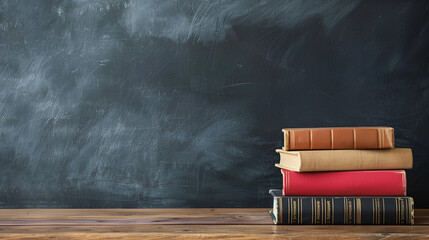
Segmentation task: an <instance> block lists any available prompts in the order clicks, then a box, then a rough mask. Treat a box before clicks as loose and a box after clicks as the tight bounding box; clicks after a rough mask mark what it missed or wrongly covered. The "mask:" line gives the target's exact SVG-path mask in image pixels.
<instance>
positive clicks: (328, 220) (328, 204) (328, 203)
mask: <svg viewBox="0 0 429 240" xmlns="http://www.w3.org/2000/svg"><path fill="white" fill-rule="evenodd" d="M331 209H332V207H331V201H329V200H328V199H326V224H331V223H332V217H331V211H332V210H331Z"/></svg>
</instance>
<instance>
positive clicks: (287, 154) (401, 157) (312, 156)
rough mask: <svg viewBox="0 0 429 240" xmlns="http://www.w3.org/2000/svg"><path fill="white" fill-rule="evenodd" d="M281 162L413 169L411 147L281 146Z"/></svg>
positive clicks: (301, 167)
mask: <svg viewBox="0 0 429 240" xmlns="http://www.w3.org/2000/svg"><path fill="white" fill-rule="evenodd" d="M276 152H278V153H279V154H280V163H278V164H276V167H279V168H283V169H287V170H292V171H297V172H317V171H347V170H377V169H411V168H412V167H413V154H412V151H411V149H410V148H392V149H381V150H313V151H284V150H282V149H277V150H276Z"/></svg>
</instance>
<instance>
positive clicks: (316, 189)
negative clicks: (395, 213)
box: [281, 169, 407, 196]
mask: <svg viewBox="0 0 429 240" xmlns="http://www.w3.org/2000/svg"><path fill="white" fill-rule="evenodd" d="M281 172H282V174H283V195H287V196H405V195H407V183H406V182H407V181H406V176H405V171H404V170H378V171H343V172H304V173H299V172H293V171H289V170H285V169H281Z"/></svg>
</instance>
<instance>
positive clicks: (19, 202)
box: [0, 0, 429, 208]
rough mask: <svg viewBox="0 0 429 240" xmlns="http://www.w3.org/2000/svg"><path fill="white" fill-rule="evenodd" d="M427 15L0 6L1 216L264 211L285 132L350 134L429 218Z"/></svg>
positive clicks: (289, 7) (287, 8)
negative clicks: (376, 133) (403, 173)
mask: <svg viewBox="0 0 429 240" xmlns="http://www.w3.org/2000/svg"><path fill="white" fill-rule="evenodd" d="M428 9H429V2H428V1H418V0H408V1H407V0H401V1H395V0H393V1H381V0H376V1H374V0H373V1H344V0H338V1H326V0H319V1H318V0H310V1H299V0H291V1H251V0H229V1H217V0H213V1H204V0H201V1H190V0H171V1H164V0H160V1H153V0H143V1H114V0H110V1H42V0H40V1H24V0H22V1H2V2H1V3H0V52H1V53H0V58H1V59H0V84H1V86H0V113H1V116H0V208H45V207H47V208H51V207H52V208H62V207H65V208H87V207H88V208H89V207H94V208H98V207H102V208H106V207H109V208H110V207H112V208H115V207H123V208H127V207H132V208H152V207H270V206H271V205H272V199H271V197H270V195H269V194H268V190H269V189H270V188H279V187H281V185H282V182H281V174H280V171H279V169H277V168H275V167H274V164H275V163H277V162H278V160H279V156H278V155H277V154H276V153H275V152H274V150H275V149H276V148H280V147H281V146H282V144H283V143H282V140H283V138H282V133H281V129H282V128H285V127H325V126H359V125H364V126H391V127H394V128H395V130H396V131H395V133H396V146H397V147H411V148H412V149H413V154H414V168H413V169H412V170H408V171H407V174H408V175H407V179H408V194H409V195H410V196H413V197H414V198H415V205H416V207H417V208H429V201H427V199H428V198H429V193H428V191H427V183H428V182H429V65H428V64H429V11H428Z"/></svg>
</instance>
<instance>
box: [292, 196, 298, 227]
mask: <svg viewBox="0 0 429 240" xmlns="http://www.w3.org/2000/svg"><path fill="white" fill-rule="evenodd" d="M296 204H297V201H296V200H294V199H292V224H297V223H298V221H297V220H298V207H297V205H296Z"/></svg>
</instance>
